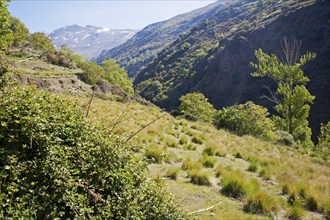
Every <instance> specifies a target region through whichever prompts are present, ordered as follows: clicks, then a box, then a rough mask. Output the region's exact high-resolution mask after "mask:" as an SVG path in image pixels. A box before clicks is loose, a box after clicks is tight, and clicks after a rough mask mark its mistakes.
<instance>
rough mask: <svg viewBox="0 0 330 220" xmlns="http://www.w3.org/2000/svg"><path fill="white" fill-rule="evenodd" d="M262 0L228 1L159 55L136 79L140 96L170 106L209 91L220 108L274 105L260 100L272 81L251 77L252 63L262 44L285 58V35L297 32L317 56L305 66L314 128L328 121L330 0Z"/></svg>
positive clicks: (329, 101) (305, 46) (303, 47)
mask: <svg viewBox="0 0 330 220" xmlns="http://www.w3.org/2000/svg"><path fill="white" fill-rule="evenodd" d="M259 2H260V1H240V2H238V3H234V4H231V5H229V6H228V7H227V8H225V9H222V10H221V11H220V12H219V13H218V14H216V15H215V16H213V17H212V18H210V19H209V20H206V21H204V22H203V23H202V24H200V25H199V26H197V27H195V28H193V29H192V30H191V31H190V33H189V34H187V35H185V36H182V37H181V38H180V39H179V40H177V41H175V42H174V43H173V44H172V45H171V46H169V47H167V48H166V49H165V50H164V51H162V52H161V53H159V54H158V58H157V59H156V60H155V61H154V62H153V63H152V64H150V65H149V66H148V67H147V68H146V69H145V70H143V71H141V73H140V74H139V75H138V76H137V77H136V79H135V84H137V88H138V89H139V91H140V94H141V95H142V96H144V97H145V98H147V99H149V100H152V101H153V102H155V103H156V104H158V105H159V106H161V107H165V108H167V109H173V108H175V107H176V106H177V105H178V98H179V97H180V96H181V95H183V94H185V93H188V92H191V91H200V92H202V93H204V94H205V95H206V96H207V97H208V98H209V100H210V101H211V103H212V104H213V105H214V106H215V107H217V108H221V107H223V106H229V105H233V104H235V103H243V102H246V101H247V100H252V101H253V102H255V103H258V104H261V105H264V106H268V107H269V106H270V104H271V103H269V102H267V100H265V99H260V97H261V96H262V95H263V94H265V93H267V90H266V89H264V88H263V85H267V84H269V82H266V81H265V80H263V79H256V78H253V77H251V75H250V74H251V72H253V71H254V70H253V69H252V68H251V67H250V65H249V62H250V61H255V57H254V51H255V50H256V49H258V48H262V49H263V50H264V51H266V52H267V53H275V54H277V55H280V56H281V55H282V54H281V41H282V40H283V37H285V36H292V35H294V36H296V38H297V39H298V40H301V41H302V48H301V53H305V52H306V51H311V52H315V53H316V54H317V58H316V59H315V60H313V61H312V62H310V63H309V64H308V65H307V66H305V72H306V74H307V76H308V77H309V78H310V79H311V82H310V84H309V90H310V92H311V93H312V94H313V95H315V96H316V99H315V102H314V105H313V106H312V109H311V116H310V119H311V120H310V122H311V125H312V128H313V130H314V131H315V130H317V127H318V126H319V124H320V123H321V122H326V121H329V120H330V99H329V95H328V94H330V90H329V88H330V87H329V85H330V72H329V71H330V66H329V65H330V63H329V59H330V40H329V39H330V37H329V36H330V35H329V33H330V25H329V15H330V3H329V1H317V2H316V1H314V0H304V1H297V0H290V1H276V3H269V4H265V5H261V4H260V3H259Z"/></svg>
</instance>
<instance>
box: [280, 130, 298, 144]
mask: <svg viewBox="0 0 330 220" xmlns="http://www.w3.org/2000/svg"><path fill="white" fill-rule="evenodd" d="M275 138H276V142H277V143H280V144H284V145H287V146H292V145H293V144H294V143H295V141H294V138H293V136H292V135H291V134H289V132H287V131H281V130H277V131H276V132H275Z"/></svg>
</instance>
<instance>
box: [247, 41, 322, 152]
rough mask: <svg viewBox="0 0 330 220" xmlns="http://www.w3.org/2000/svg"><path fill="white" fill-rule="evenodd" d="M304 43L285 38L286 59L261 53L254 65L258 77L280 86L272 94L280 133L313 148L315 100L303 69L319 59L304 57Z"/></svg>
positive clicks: (258, 52) (308, 53) (313, 56)
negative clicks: (310, 120)
mask: <svg viewBox="0 0 330 220" xmlns="http://www.w3.org/2000/svg"><path fill="white" fill-rule="evenodd" d="M300 47H301V42H299V41H297V40H296V39H295V38H293V37H292V38H284V40H283V43H282V49H283V52H284V59H282V60H283V61H281V60H280V59H279V58H278V57H277V56H276V55H274V54H270V55H269V54H267V53H264V52H263V51H262V49H258V50H256V52H255V56H256V58H257V60H258V62H257V63H252V62H251V65H252V66H253V67H254V68H256V71H255V72H254V73H252V76H254V77H269V78H271V79H273V80H274V81H275V82H276V84H277V90H276V92H272V91H271V90H269V91H270V93H271V97H267V98H268V99H269V100H271V101H273V102H275V104H276V106H275V110H276V111H277V113H278V114H279V116H274V117H273V118H274V122H275V124H276V126H277V128H278V129H280V130H284V131H287V132H289V133H290V134H291V135H292V136H293V137H294V138H295V140H296V141H298V142H300V143H301V144H302V145H303V146H305V147H312V146H313V142H312V141H311V135H312V131H311V129H310V128H309V125H308V116H309V111H310V105H309V104H310V103H312V102H313V100H314V98H315V97H314V96H312V95H311V94H310V93H309V91H308V90H307V89H306V87H305V85H306V84H307V83H308V82H309V79H308V77H306V76H305V75H304V72H303V70H302V69H301V67H302V66H303V65H305V64H306V63H307V62H308V61H310V60H311V59H313V58H315V56H316V55H315V54H313V53H310V52H307V53H306V54H304V55H302V56H300V54H299V50H300Z"/></svg>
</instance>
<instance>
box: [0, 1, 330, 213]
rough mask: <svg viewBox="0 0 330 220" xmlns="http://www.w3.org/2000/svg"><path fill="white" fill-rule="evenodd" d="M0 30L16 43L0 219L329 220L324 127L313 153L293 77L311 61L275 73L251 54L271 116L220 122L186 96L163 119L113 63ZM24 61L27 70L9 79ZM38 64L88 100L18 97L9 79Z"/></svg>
mask: <svg viewBox="0 0 330 220" xmlns="http://www.w3.org/2000/svg"><path fill="white" fill-rule="evenodd" d="M5 2H6V1H3V0H0V3H1V5H0V6H1V7H0V9H1V10H4V7H3V5H4V3H5ZM271 2H272V1H259V3H260V5H267V4H268V3H271ZM6 19H7V21H6V22H2V23H0V24H1V25H2V26H0V27H1V28H2V29H5V27H6V25H7V28H9V24H11V25H12V26H11V31H12V32H0V34H1V35H0V37H1V41H0V45H1V47H2V49H3V48H5V49H4V52H1V54H0V55H1V57H0V58H1V59H0V64H1V65H0V67H1V68H0V71H1V72H0V107H1V109H2V110H1V111H0V167H1V171H0V182H1V185H0V218H1V219H2V218H3V219H21V218H24V219H31V218H36V219H48V218H65V219H67V218H72V219H74V218H77V219H192V218H197V219H211V218H214V219H268V218H274V219H282V218H288V219H322V218H327V219H329V218H330V199H329V198H330V189H329V182H330V168H329V159H330V158H329V156H330V155H329V133H330V132H329V122H328V123H327V124H324V125H322V127H321V133H320V135H319V142H318V144H317V145H316V146H314V144H313V143H312V142H311V140H310V139H311V133H310V129H309V126H308V121H307V117H308V114H309V108H310V104H311V102H312V100H313V97H312V96H311V95H310V94H309V92H308V90H307V89H306V87H305V84H306V83H307V82H308V78H307V77H305V76H304V73H303V72H302V70H301V69H300V66H301V65H303V64H304V63H306V62H307V61H308V60H309V59H312V58H313V56H314V55H313V54H307V55H304V56H303V57H302V58H301V59H300V61H299V63H290V62H287V63H281V62H280V61H279V60H278V59H277V57H276V56H275V55H268V54H265V53H263V52H262V50H258V51H256V56H257V58H258V63H257V64H254V66H255V68H256V72H255V73H254V74H253V75H254V76H258V77H272V78H275V79H276V80H275V81H277V82H278V84H277V85H278V88H277V91H276V92H275V93H277V94H280V99H278V100H277V101H278V103H277V105H276V107H275V109H276V110H277V113H278V115H277V116H273V117H271V116H270V114H269V112H268V110H267V109H266V108H264V107H262V106H259V105H256V104H254V103H253V102H250V101H249V102H247V103H245V104H238V105H234V106H231V107H227V108H223V109H220V110H218V111H216V110H215V109H214V108H213V106H212V105H211V104H210V103H209V102H208V99H207V98H206V97H205V96H204V95H203V94H201V93H197V92H195V93H188V94H186V95H184V96H182V97H181V99H180V101H181V105H180V106H179V108H178V110H177V111H174V112H172V114H170V113H167V112H164V111H162V110H160V109H159V108H158V107H156V106H154V105H152V104H151V103H149V102H147V101H145V100H143V99H141V98H140V97H138V96H134V90H133V87H132V82H131V80H129V79H128V78H127V73H126V72H125V70H123V69H121V68H120V67H119V66H118V65H117V64H116V63H115V62H114V61H113V60H107V61H105V62H103V64H102V65H97V64H96V63H92V62H87V61H84V60H83V59H82V58H81V57H79V56H77V55H75V54H73V53H72V52H71V51H70V50H68V49H67V48H65V47H63V48H61V49H55V48H54V47H51V45H50V42H49V39H48V38H47V37H46V36H45V35H44V34H42V33H35V34H32V35H30V34H29V32H28V30H25V29H24V28H21V27H24V25H23V24H22V23H20V22H19V20H17V19H14V18H10V16H9V14H8V16H7V17H6ZM22 25H23V26H22ZM2 29H1V31H2ZM4 39H5V40H4ZM23 45H24V46H23ZM17 47H22V48H21V49H17ZM46 51H47V52H48V53H45V52H46ZM28 53H32V54H34V55H37V56H35V57H33V56H32V55H31V54H30V55H28ZM31 56H32V57H33V59H32V60H30V59H29V58H30V57H31ZM20 60H24V62H26V63H27V65H26V66H24V67H23V66H17V67H16V66H15V68H13V65H12V64H11V63H14V64H16V63H17V62H18V61H20ZM36 62H39V63H42V64H43V65H45V66H47V68H50V67H53V66H52V65H55V66H58V65H60V66H61V67H63V68H65V69H63V72H61V74H58V72H57V71H56V70H53V75H57V74H58V75H62V74H63V75H70V74H71V75H72V74H77V72H71V70H74V71H78V72H79V73H78V75H80V78H81V79H82V80H83V81H84V82H85V83H87V84H88V85H86V86H89V87H90V88H91V91H93V92H90V93H87V94H80V93H78V94H72V93H69V92H68V91H65V90H63V91H62V92H61V93H57V94H54V93H51V92H49V91H42V90H40V89H38V88H37V87H36V86H31V85H27V86H21V85H20V84H19V81H18V80H17V77H15V76H17V74H23V75H24V74H25V73H26V72H24V70H25V69H28V68H29V64H30V65H36ZM266 64H268V65H266ZM279 68H282V69H284V70H285V71H280V72H278V71H277V70H278V69H279ZM274 71H275V72H274ZM276 71H277V72H276ZM40 72H41V73H40ZM40 72H39V73H40V75H43V74H42V70H41V71H40ZM48 73H52V71H50V70H49V72H48ZM270 73H271V74H270ZM282 73H287V74H288V75H284V76H283V75H281V74H282ZM294 74H296V75H294ZM294 76H298V77H294ZM290 77H292V78H290ZM285 80H287V81H285ZM295 80H297V81H295ZM112 87H116V88H117V89H118V90H120V91H119V92H117V93H114V92H113V91H114V90H113V89H111V88H112ZM109 91H110V92H109ZM119 96H120V97H123V96H125V97H126V98H125V99H124V98H122V99H118V97H119ZM281 98H282V99H281ZM118 100H119V101H118ZM288 106H289V108H287V107H288ZM290 106H291V107H290ZM4 109H5V110H4ZM173 115H174V116H173ZM168 192H171V194H169V193H168ZM180 205H181V206H180ZM210 207H211V208H210ZM201 209H202V210H201Z"/></svg>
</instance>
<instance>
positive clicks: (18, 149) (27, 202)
mask: <svg viewBox="0 0 330 220" xmlns="http://www.w3.org/2000/svg"><path fill="white" fill-rule="evenodd" d="M0 107H1V109H6V111H0V122H1V124H0V167H1V173H0V182H1V185H0V204H1V206H0V218H1V219H54V218H61V219H179V218H180V219H181V217H182V216H180V214H179V213H178V211H177V207H176V206H175V205H174V204H173V203H172V201H171V199H170V197H168V195H166V194H164V193H163V192H162V189H161V188H160V187H159V186H158V185H157V184H156V183H154V182H153V181H151V180H147V178H146V176H145V172H144V171H145V164H144V163H143V162H141V160H140V159H139V158H137V156H134V155H135V154H134V153H133V150H132V149H131V146H129V145H127V144H125V143H122V142H121V141H120V140H118V139H117V138H115V137H114V136H113V135H112V134H109V133H108V132H106V131H104V130H102V129H100V128H98V127H95V126H91V125H89V124H88V122H87V121H86V119H85V118H84V116H83V114H82V112H81V110H80V109H79V107H78V106H77V104H75V103H72V102H70V101H67V100H65V99H62V98H59V97H56V96H53V95H50V94H48V93H46V92H40V91H37V90H36V89H35V88H29V87H27V88H21V87H16V86H13V85H11V86H5V87H3V88H2V89H1V92H0Z"/></svg>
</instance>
